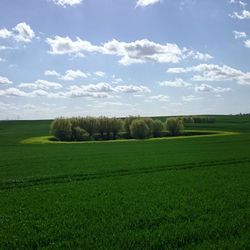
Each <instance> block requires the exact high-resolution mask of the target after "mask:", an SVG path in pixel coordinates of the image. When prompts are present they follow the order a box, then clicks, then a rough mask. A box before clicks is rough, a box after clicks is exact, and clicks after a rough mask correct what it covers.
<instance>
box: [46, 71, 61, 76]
mask: <svg viewBox="0 0 250 250" xmlns="http://www.w3.org/2000/svg"><path fill="white" fill-rule="evenodd" d="M44 75H46V76H56V77H59V76H60V75H61V74H60V73H58V72H56V71H55V70H46V71H44Z"/></svg>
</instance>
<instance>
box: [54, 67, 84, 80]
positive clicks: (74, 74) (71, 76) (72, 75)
mask: <svg viewBox="0 0 250 250" xmlns="http://www.w3.org/2000/svg"><path fill="white" fill-rule="evenodd" d="M76 78H87V74H86V73H84V72H82V71H81V70H72V69H70V70H67V71H66V72H65V74H64V75H62V76H61V77H59V79H62V80H64V81H72V80H75V79H76Z"/></svg>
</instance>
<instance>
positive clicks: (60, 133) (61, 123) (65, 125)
mask: <svg viewBox="0 0 250 250" xmlns="http://www.w3.org/2000/svg"><path fill="white" fill-rule="evenodd" d="M51 133H52V134H53V135H54V136H55V137H56V138H57V139H58V140H61V141H70V140H71V139H72V124H71V122H70V120H69V119H65V118H57V119H55V120H54V121H53V122H52V124H51Z"/></svg>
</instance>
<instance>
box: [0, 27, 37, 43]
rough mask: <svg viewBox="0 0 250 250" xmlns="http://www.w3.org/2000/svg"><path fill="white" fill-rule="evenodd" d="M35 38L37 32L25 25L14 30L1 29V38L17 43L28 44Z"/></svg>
mask: <svg viewBox="0 0 250 250" xmlns="http://www.w3.org/2000/svg"><path fill="white" fill-rule="evenodd" d="M34 37H35V32H34V31H33V30H32V29H31V27H30V26H29V25H28V24H27V23H25V22H22V23H19V24H17V25H16V26H15V27H14V28H12V30H8V29H6V28H3V29H0V38H5V39H6V38H13V39H14V40H15V41H17V42H24V43H28V42H30V41H31V40H32V39H33V38H34Z"/></svg>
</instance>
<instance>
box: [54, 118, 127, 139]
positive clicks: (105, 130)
mask: <svg viewBox="0 0 250 250" xmlns="http://www.w3.org/2000/svg"><path fill="white" fill-rule="evenodd" d="M122 128H123V122H122V120H121V119H118V118H108V117H104V116H101V117H99V118H94V117H73V118H57V119H55V120H54V121H53V122H52V124H51V133H52V134H53V135H54V136H55V137H56V138H57V139H59V140H62V141H86V140H92V139H97V136H99V137H101V138H102V139H111V137H112V138H113V139H115V138H116V137H117V135H118V133H119V132H120V131H121V130H122Z"/></svg>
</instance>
